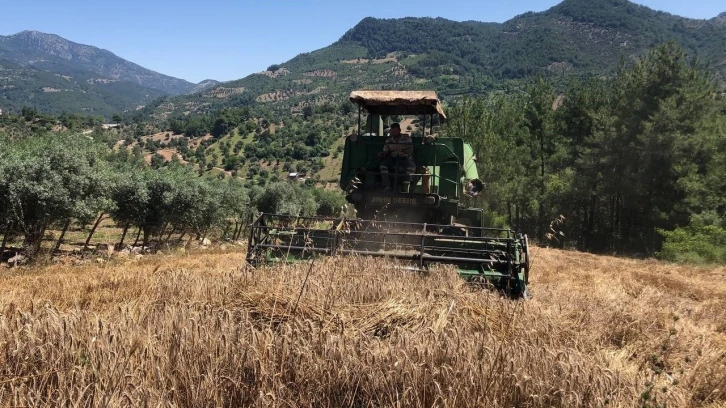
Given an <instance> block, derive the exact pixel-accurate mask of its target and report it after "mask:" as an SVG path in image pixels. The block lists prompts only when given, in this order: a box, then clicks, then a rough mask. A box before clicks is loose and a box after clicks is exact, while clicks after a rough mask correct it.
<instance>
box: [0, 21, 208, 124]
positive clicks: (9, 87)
mask: <svg viewBox="0 0 726 408" xmlns="http://www.w3.org/2000/svg"><path fill="white" fill-rule="evenodd" d="M0 66H2V71H0V87H2V94H1V95H2V97H1V98H0V108H6V109H13V108H17V107H19V106H22V105H33V106H35V107H37V108H39V109H41V110H44V111H48V112H52V113H58V112H61V111H69V112H83V113H89V112H93V113H97V114H102V115H110V114H112V113H116V112H119V111H121V110H124V109H133V108H135V107H136V106H138V105H142V104H145V103H146V102H148V101H150V100H152V99H154V98H157V97H159V96H162V95H179V94H183V93H187V92H193V91H199V90H203V89H205V88H207V87H209V86H212V85H215V84H216V83H217V82H216V81H209V80H208V81H203V82H202V83H200V84H193V83H190V82H187V81H185V80H182V79H178V78H173V77H170V76H167V75H162V74H159V73H158V72H154V71H151V70H149V69H146V68H144V67H141V66H139V65H137V64H134V63H132V62H129V61H126V60H124V59H122V58H120V57H118V56H116V55H114V54H113V53H111V52H109V51H106V50H102V49H99V48H96V47H92V46H88V45H83V44H77V43H74V42H72V41H68V40H66V39H64V38H62V37H59V36H57V35H54V34H46V33H41V32H38V31H23V32H20V33H18V34H15V35H11V36H0Z"/></svg>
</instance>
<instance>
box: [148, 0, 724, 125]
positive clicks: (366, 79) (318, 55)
mask: <svg viewBox="0 0 726 408" xmlns="http://www.w3.org/2000/svg"><path fill="white" fill-rule="evenodd" d="M725 21H726V13H724V14H721V15H719V16H718V17H715V18H713V19H710V20H694V19H689V18H683V17H679V16H675V15H672V14H668V13H664V12H660V11H654V10H652V9H649V8H647V7H644V6H640V5H636V4H634V3H631V2H629V1H627V0H565V1H563V2H561V3H560V4H558V5H556V6H554V7H552V8H550V9H549V10H546V11H544V12H539V13H534V12H529V13H525V14H522V15H519V16H517V17H514V18H513V19H511V20H509V21H506V22H504V23H501V24H499V23H483V22H476V21H466V22H455V21H450V20H446V19H443V18H401V19H376V18H365V19H363V20H362V21H361V22H360V23H358V24H357V25H356V26H355V27H353V28H352V29H350V30H349V31H348V32H346V33H345V34H343V35H342V37H341V38H340V39H339V40H338V41H336V42H335V43H333V44H331V45H330V46H328V47H325V48H322V49H320V50H317V51H313V52H310V53H304V54H300V55H298V56H296V57H295V58H293V59H291V60H289V61H287V62H285V63H282V64H275V65H273V66H271V67H270V68H269V69H268V70H267V71H264V72H260V73H257V74H253V75H250V76H248V77H246V78H243V79H240V80H237V81H231V82H226V83H224V84H222V85H219V86H216V87H214V88H211V89H208V90H206V91H204V92H202V93H199V94H195V95H188V96H180V97H176V98H169V99H167V100H166V101H165V102H164V103H163V104H159V105H158V107H156V108H155V109H154V110H153V112H151V113H153V114H155V115H156V117H167V116H168V115H170V114H171V115H174V114H178V113H179V112H181V111H184V112H188V111H196V112H199V113H204V112H209V111H212V110H215V109H217V108H220V107H225V106H238V105H245V104H252V103H262V104H265V105H267V106H269V107H272V108H277V109H280V110H281V112H284V111H287V112H288V113H289V112H290V110H292V112H299V111H300V110H301V108H302V107H303V106H305V105H306V104H308V103H325V102H339V101H343V100H344V96H345V95H346V94H347V92H349V91H350V90H352V89H355V88H372V89H376V88H378V89H420V88H431V89H436V90H437V91H439V94H440V95H442V96H443V97H444V98H446V97H448V96H453V95H459V94H472V93H482V92H489V91H492V90H497V89H501V90H505V91H506V90H509V89H512V87H517V86H520V84H521V82H522V80H526V79H527V78H529V77H531V76H533V75H536V74H540V75H544V76H551V77H553V78H556V79H558V78H563V77H564V78H567V77H568V76H582V75H608V74H610V73H612V72H614V70H615V69H616V68H617V66H618V64H619V63H620V62H621V61H625V62H626V63H627V62H628V61H631V60H632V59H633V58H636V57H638V56H640V55H643V54H644V53H645V52H647V50H649V49H650V48H652V47H654V46H655V45H657V44H660V43H662V42H665V41H668V40H675V41H677V42H678V43H679V44H681V46H682V47H683V48H684V49H685V50H686V51H687V52H688V53H689V54H691V55H695V56H698V57H699V58H700V60H701V61H705V62H707V63H709V64H710V67H711V68H712V69H713V70H714V72H715V75H716V77H717V78H718V79H720V80H721V81H724V80H726V48H724V47H723V44H726V23H725Z"/></svg>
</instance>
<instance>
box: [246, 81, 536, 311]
mask: <svg viewBox="0 0 726 408" xmlns="http://www.w3.org/2000/svg"><path fill="white" fill-rule="evenodd" d="M350 100H351V102H353V103H355V104H357V105H358V133H357V134H352V135H350V136H348V137H347V139H346V141H345V150H344V153H343V165H342V169H341V174H340V188H341V189H342V190H343V191H345V193H346V200H347V201H348V202H349V203H350V204H352V205H353V206H354V207H355V210H356V214H357V216H356V217H351V218H346V217H341V218H322V217H297V216H289V215H279V214H264V213H263V214H260V215H259V216H258V217H257V218H256V219H254V220H253V221H252V223H251V229H250V236H249V242H248V252H247V261H248V262H249V263H250V264H252V265H253V266H257V265H260V264H265V263H274V262H281V261H294V260H300V259H306V258H310V257H312V256H316V255H318V256H319V255H325V256H334V255H360V256H376V257H387V258H391V259H398V260H404V261H407V262H408V263H410V264H411V266H412V267H413V268H415V269H417V270H427V269H428V268H429V266H431V265H434V264H449V265H455V266H456V268H457V270H458V272H459V274H460V275H461V276H462V277H463V278H465V279H466V280H468V281H470V282H475V283H479V284H484V285H487V286H492V287H494V288H496V289H497V290H499V291H501V292H503V293H505V294H507V295H508V296H512V297H515V298H518V297H527V283H528V278H529V250H528V241H527V236H526V235H522V234H518V233H515V232H514V231H512V230H508V229H498V228H485V227H484V226H483V223H484V217H483V212H482V209H480V208H469V207H466V206H465V205H464V204H463V202H462V201H463V200H465V197H473V196H476V195H478V194H479V193H481V191H482V190H483V187H484V186H483V184H482V182H481V181H480V180H479V178H478V172H477V168H476V158H475V157H474V153H473V150H472V148H471V146H470V145H469V144H468V143H465V142H464V141H463V140H462V139H461V138H458V137H450V138H443V137H439V138H435V137H434V136H433V135H432V133H433V132H432V129H433V123H434V119H435V118H436V116H437V117H438V121H439V122H440V123H441V122H443V121H444V120H445V119H446V116H445V115H444V112H443V109H442V107H441V103H440V101H439V99H438V97H437V96H436V93H435V92H431V91H354V92H352V93H351V95H350ZM363 110H365V111H366V112H367V114H368V115H367V120H366V123H365V129H361V125H362V124H361V117H362V116H361V113H362V111H363ZM393 115H417V116H419V117H420V118H421V119H420V120H421V122H420V129H421V130H422V131H421V132H420V133H421V135H420V136H414V137H410V139H411V140H412V142H413V143H412V144H413V155H412V159H413V162H414V163H415V168H416V171H415V172H413V171H412V170H413V169H412V168H411V165H410V164H409V165H406V163H410V161H407V160H400V159H399V160H396V157H393V158H392V157H391V156H398V155H401V156H407V155H408V154H407V153H391V152H393V151H394V150H396V149H395V148H394V147H393V146H394V145H391V144H389V146H388V148H387V149H386V150H387V151H388V152H387V153H388V154H387V155H384V154H383V153H381V152H383V151H384V144H385V142H386V140H387V138H388V137H387V136H388V135H387V133H388V132H389V131H390V130H391V129H390V128H384V124H386V123H388V121H389V120H390V116H393ZM427 124H428V128H429V135H426V130H427ZM394 127H395V126H394ZM384 129H385V130H384ZM362 130H364V132H362ZM407 137H408V136H407V135H403V136H402V139H399V140H405V139H406V138H407ZM408 151H410V147H408ZM382 164H384V165H385V164H388V165H392V166H386V167H387V168H388V170H389V172H388V173H387V174H386V173H385V168H384V169H383V170H384V172H383V176H382V171H381V167H382ZM407 168H408V173H407ZM411 173H413V174H411ZM383 177H388V178H389V179H388V182H387V183H386V182H385V181H386V180H384V179H383Z"/></svg>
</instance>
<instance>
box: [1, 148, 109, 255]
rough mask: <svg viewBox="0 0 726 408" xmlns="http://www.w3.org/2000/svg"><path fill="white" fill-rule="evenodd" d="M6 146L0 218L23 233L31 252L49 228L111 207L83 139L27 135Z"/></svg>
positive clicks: (104, 178) (100, 165)
mask: <svg viewBox="0 0 726 408" xmlns="http://www.w3.org/2000/svg"><path fill="white" fill-rule="evenodd" d="M7 147H9V148H8V149H3V150H4V153H3V154H2V155H0V174H2V175H3V177H2V179H0V208H4V209H5V210H4V211H3V214H0V215H3V216H4V217H5V219H4V220H3V221H4V222H2V223H6V222H9V223H11V224H12V225H14V227H15V229H17V230H18V231H21V232H22V233H23V234H24V235H25V245H26V247H27V248H28V250H29V251H30V252H31V253H32V252H34V251H35V250H37V248H38V245H39V244H40V240H41V239H42V237H43V234H44V232H45V230H46V229H47V228H48V227H49V226H51V225H52V224H54V223H56V222H64V221H66V220H69V219H78V220H81V221H84V222H88V221H90V220H91V219H93V218H95V215H96V213H97V212H98V211H102V210H106V209H108V208H109V207H110V206H111V203H110V201H109V200H108V199H107V196H108V190H109V187H110V181H111V177H110V173H109V171H108V167H107V165H106V163H105V162H104V161H103V160H99V156H100V150H99V146H97V145H95V144H94V143H93V142H91V141H89V140H88V139H86V138H82V137H74V136H73V135H67V134H55V135H52V136H33V137H28V138H26V139H24V140H21V141H19V142H16V143H13V144H8V146H7Z"/></svg>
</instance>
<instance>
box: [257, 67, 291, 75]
mask: <svg viewBox="0 0 726 408" xmlns="http://www.w3.org/2000/svg"><path fill="white" fill-rule="evenodd" d="M289 73H290V70H289V69H287V68H284V67H283V68H280V69H278V70H276V71H262V72H260V75H264V76H268V77H270V78H277V77H279V76H285V75H287V74H289Z"/></svg>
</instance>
